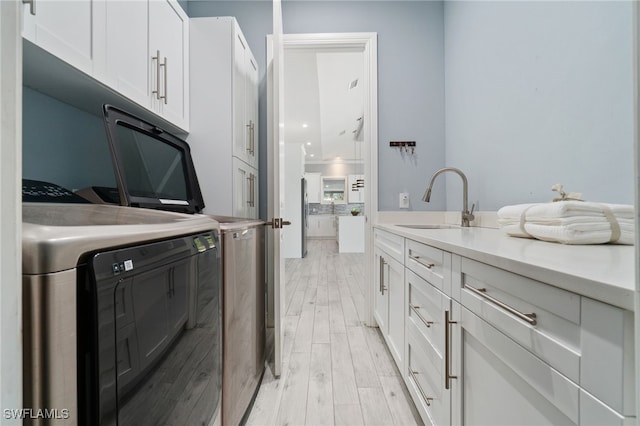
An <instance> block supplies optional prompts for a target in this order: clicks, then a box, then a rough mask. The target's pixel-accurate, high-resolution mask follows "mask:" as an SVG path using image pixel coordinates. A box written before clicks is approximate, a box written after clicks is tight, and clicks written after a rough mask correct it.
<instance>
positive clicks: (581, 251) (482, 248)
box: [374, 224, 635, 311]
mask: <svg viewBox="0 0 640 426" xmlns="http://www.w3.org/2000/svg"><path fill="white" fill-rule="evenodd" d="M374 227H375V228H377V229H381V230H384V231H387V232H391V233H393V234H397V235H400V236H402V237H405V238H408V239H411V240H414V241H418V242H421V243H424V244H427V245H430V246H433V247H437V248H439V249H442V250H445V251H448V252H451V253H454V254H457V255H460V256H462V257H466V258H469V259H472V260H476V261H478V262H482V263H486V264H488V265H491V266H495V267H497V268H500V269H504V270H507V271H509V272H513V273H515V274H518V275H523V276H525V277H528V278H531V279H534V280H537V281H540V282H543V283H547V284H550V285H552V286H554V287H558V288H561V289H564V290H568V291H570V292H573V293H576V294H579V295H582V296H586V297H589V298H592V299H595V300H599V301H601V302H604V303H608V304H611V305H614V306H618V307H620V308H624V309H627V310H630V311H633V310H634V292H635V269H634V268H635V266H634V265H635V261H634V257H635V254H634V253H635V251H634V247H633V246H623V245H615V244H599V245H567V244H558V243H551V242H545V241H540V240H534V239H526V238H515V237H510V236H508V235H506V234H505V233H504V232H503V231H501V230H497V229H487V228H478V227H470V228H458V229H410V228H403V227H400V226H395V225H391V224H377V225H374Z"/></svg>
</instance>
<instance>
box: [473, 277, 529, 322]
mask: <svg viewBox="0 0 640 426" xmlns="http://www.w3.org/2000/svg"><path fill="white" fill-rule="evenodd" d="M464 288H465V289H467V290H469V291H471V292H473V293H475V294H477V295H478V296H480V297H482V298H483V299H486V300H488V301H489V302H491V303H493V304H494V305H497V306H499V307H501V308H502V309H504V310H505V311H507V312H509V313H510V314H513V315H515V316H516V317H518V318H520V319H521V320H524V321H526V322H528V323H529V324H531V325H536V324H537V323H538V321H537V320H536V314H535V312H532V313H530V314H525V313H522V312H520V311H518V310H517V309H514V308H512V307H511V306H509V305H507V304H505V303H503V302H501V301H499V300H498V299H496V298H495V297H491V296H489V295H488V294H487V289H486V288H475V287H471V286H470V285H468V284H465V285H464Z"/></svg>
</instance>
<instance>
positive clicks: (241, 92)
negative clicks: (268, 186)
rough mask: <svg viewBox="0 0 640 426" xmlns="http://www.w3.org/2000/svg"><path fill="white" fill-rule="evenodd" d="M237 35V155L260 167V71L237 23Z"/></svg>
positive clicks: (234, 48)
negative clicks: (258, 148)
mask: <svg viewBox="0 0 640 426" xmlns="http://www.w3.org/2000/svg"><path fill="white" fill-rule="evenodd" d="M232 32H233V91H234V96H233V127H234V138H233V155H234V156H236V157H238V158H240V159H241V160H242V161H244V162H245V163H247V164H249V165H251V166H253V167H257V166H258V152H257V146H256V142H257V140H256V138H257V135H258V133H257V132H258V67H257V65H256V61H255V59H254V58H253V54H252V53H251V50H250V49H249V47H248V44H247V41H246V40H245V38H244V35H243V34H242V31H240V27H239V26H238V23H237V22H236V21H235V20H234V21H233V26H232Z"/></svg>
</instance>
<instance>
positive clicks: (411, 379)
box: [374, 229, 636, 425]
mask: <svg viewBox="0 0 640 426" xmlns="http://www.w3.org/2000/svg"><path fill="white" fill-rule="evenodd" d="M374 240H375V245H376V249H375V261H376V270H377V272H376V281H375V284H374V285H375V288H374V291H375V297H374V302H375V310H374V313H375V318H376V320H377V322H378V324H379V325H380V329H381V332H382V334H383V336H384V338H385V340H386V342H387V344H388V346H389V349H390V352H391V353H392V354H393V357H394V359H395V360H396V363H397V365H398V368H399V369H400V371H401V372H402V376H403V378H404V380H405V383H406V385H407V388H408V390H409V394H410V395H411V397H412V398H413V401H414V403H415V405H416V408H417V409H418V412H419V413H420V415H421V417H422V420H423V421H424V423H425V424H428V425H449V424H455V425H458V424H459V425H462V424H469V425H558V424H567V425H572V424H573V425H630V424H634V422H635V415H636V414H635V412H636V409H635V404H634V401H635V388H634V378H635V369H634V363H633V358H634V349H633V344H634V340H633V336H634V332H633V313H632V312H629V311H625V310H624V309H620V308H617V307H615V306H611V305H607V304H605V303H602V302H599V301H596V300H593V299H589V298H587V297H584V296H580V295H578V294H575V293H572V292H569V291H566V290H563V289H560V288H558V287H554V286H551V285H548V284H545V283H543V282H540V281H536V280H533V279H531V278H528V277H524V276H521V275H517V274H514V273H512V272H509V271H507V270H504V269H500V268H497V267H494V266H491V265H488V264H484V263H481V262H478V261H476V260H472V259H468V258H465V257H461V256H460V255H457V254H455V253H448V252H445V251H443V250H441V249H438V248H436V247H430V246H428V245H425V244H423V243H420V242H417V241H413V240H410V239H403V238H401V237H400V236H398V235H394V234H392V233H389V232H386V231H383V230H380V229H376V230H375V232H374ZM403 252H404V256H403V257H402V258H400V257H399V253H403ZM401 268H402V269H403V271H404V288H403V289H399V287H398V286H394V280H397V279H399V277H401V276H402V272H400V269H401ZM400 292H403V293H404V298H405V304H404V308H403V309H399V310H398V309H397V308H396V307H395V306H394V302H393V298H394V294H398V293H400ZM398 311H401V312H402V313H403V314H402V315H403V316H404V322H403V327H404V333H405V334H404V337H405V341H404V354H403V355H404V357H402V356H401V357H399V358H398V357H397V352H398V351H397V343H398V342H399V340H398V339H397V338H396V337H395V336H397V335H399V334H400V333H399V332H398V331H397V329H394V326H395V327H397V326H398V325H399V324H400V323H401V322H400V320H398V319H396V318H395V316H394V315H395V314H397V312H398ZM394 321H395V323H394Z"/></svg>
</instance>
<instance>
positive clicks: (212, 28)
mask: <svg viewBox="0 0 640 426" xmlns="http://www.w3.org/2000/svg"><path fill="white" fill-rule="evenodd" d="M190 31H191V33H190V37H189V38H190V43H191V48H190V55H191V67H190V71H191V76H190V82H191V97H190V99H191V111H192V114H191V126H190V134H189V137H188V142H189V145H190V146H191V154H192V156H193V161H194V164H195V167H196V172H197V174H198V181H199V183H200V189H201V190H202V195H203V197H204V203H205V206H206V207H205V210H204V212H205V213H208V214H217V215H224V216H236V217H247V218H257V217H258V146H257V139H258V124H257V123H258V67H257V63H256V60H255V59H254V57H253V54H252V53H251V50H250V49H249V45H248V44H247V41H246V39H245V38H244V35H243V34H242V31H241V30H240V27H239V26H238V22H237V21H236V19H235V18H232V17H211V18H192V19H191V22H190Z"/></svg>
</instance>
